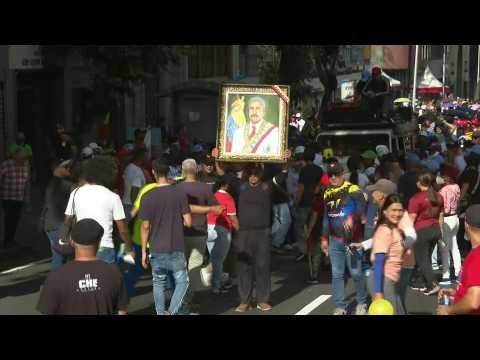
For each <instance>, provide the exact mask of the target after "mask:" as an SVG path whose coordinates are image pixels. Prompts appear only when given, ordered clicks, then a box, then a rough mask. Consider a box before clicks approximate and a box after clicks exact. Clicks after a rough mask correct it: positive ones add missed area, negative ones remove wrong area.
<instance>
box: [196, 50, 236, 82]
mask: <svg viewBox="0 0 480 360" xmlns="http://www.w3.org/2000/svg"><path fill="white" fill-rule="evenodd" d="M231 63H232V49H231V46H230V45H195V46H193V47H192V53H191V54H190V55H189V57H188V77H189V78H190V79H200V78H211V77H230V75H231V69H232V64H231Z"/></svg>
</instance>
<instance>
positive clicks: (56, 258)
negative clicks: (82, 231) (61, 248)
mask: <svg viewBox="0 0 480 360" xmlns="http://www.w3.org/2000/svg"><path fill="white" fill-rule="evenodd" d="M46 233H47V236H48V240H50V249H51V251H52V271H56V270H58V269H60V268H61V267H62V266H63V264H65V263H66V262H67V258H66V257H65V256H63V255H62V254H60V253H59V252H57V251H56V250H55V249H54V248H53V244H54V243H55V242H56V241H58V230H50V231H47V232H46Z"/></svg>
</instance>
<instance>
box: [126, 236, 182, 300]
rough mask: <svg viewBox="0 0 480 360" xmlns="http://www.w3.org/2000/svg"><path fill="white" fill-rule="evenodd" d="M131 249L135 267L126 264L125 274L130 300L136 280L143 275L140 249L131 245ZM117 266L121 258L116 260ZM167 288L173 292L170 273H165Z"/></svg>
mask: <svg viewBox="0 0 480 360" xmlns="http://www.w3.org/2000/svg"><path fill="white" fill-rule="evenodd" d="M133 249H134V250H135V265H132V264H126V267H127V271H126V272H125V287H126V288H127V294H128V297H129V298H132V297H133V295H134V294H135V286H136V285H137V282H138V279H139V278H140V276H141V275H142V274H143V268H142V247H141V246H140V245H136V244H133ZM117 262H118V264H119V265H120V264H122V263H123V259H122V258H120V257H119V258H118V260H117ZM167 281H168V287H169V288H170V289H172V291H173V290H175V279H174V278H173V274H172V272H171V271H169V272H168V273H167Z"/></svg>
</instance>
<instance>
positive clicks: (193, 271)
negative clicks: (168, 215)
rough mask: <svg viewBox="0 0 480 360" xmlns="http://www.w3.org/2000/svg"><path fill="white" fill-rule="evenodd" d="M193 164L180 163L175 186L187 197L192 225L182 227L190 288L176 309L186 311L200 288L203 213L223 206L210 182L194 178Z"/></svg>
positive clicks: (204, 238)
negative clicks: (179, 306)
mask: <svg viewBox="0 0 480 360" xmlns="http://www.w3.org/2000/svg"><path fill="white" fill-rule="evenodd" d="M197 174H198V171H197V163H196V161H195V160H194V159H187V160H185V161H184V162H183V163H182V175H183V177H184V179H185V180H184V181H183V182H181V183H179V184H178V185H177V187H178V188H179V189H180V190H181V191H183V193H184V194H185V195H186V196H187V199H188V205H189V206H190V211H191V214H192V227H185V228H184V235H185V257H186V259H187V266H188V276H189V278H190V287H189V288H188V291H187V295H186V296H185V300H184V303H183V305H184V306H182V310H181V311H180V312H181V313H182V314H184V313H190V311H191V304H192V303H193V297H194V293H195V292H197V291H199V290H201V289H202V282H201V279H200V270H201V268H202V265H203V263H204V260H205V255H206V254H205V253H206V250H207V214H208V213H210V212H215V213H216V214H217V215H220V214H221V213H222V212H223V209H224V207H223V206H220V205H218V201H217V199H216V198H215V196H214V194H213V191H212V187H211V185H208V184H205V183H202V182H200V181H197Z"/></svg>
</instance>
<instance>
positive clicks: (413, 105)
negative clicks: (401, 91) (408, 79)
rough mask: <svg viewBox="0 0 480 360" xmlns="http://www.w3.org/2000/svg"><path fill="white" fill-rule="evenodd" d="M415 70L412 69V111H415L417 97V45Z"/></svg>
mask: <svg viewBox="0 0 480 360" xmlns="http://www.w3.org/2000/svg"><path fill="white" fill-rule="evenodd" d="M414 66H415V68H414V69H413V95H412V109H413V111H415V102H416V97H417V68H418V45H415V65H414Z"/></svg>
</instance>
